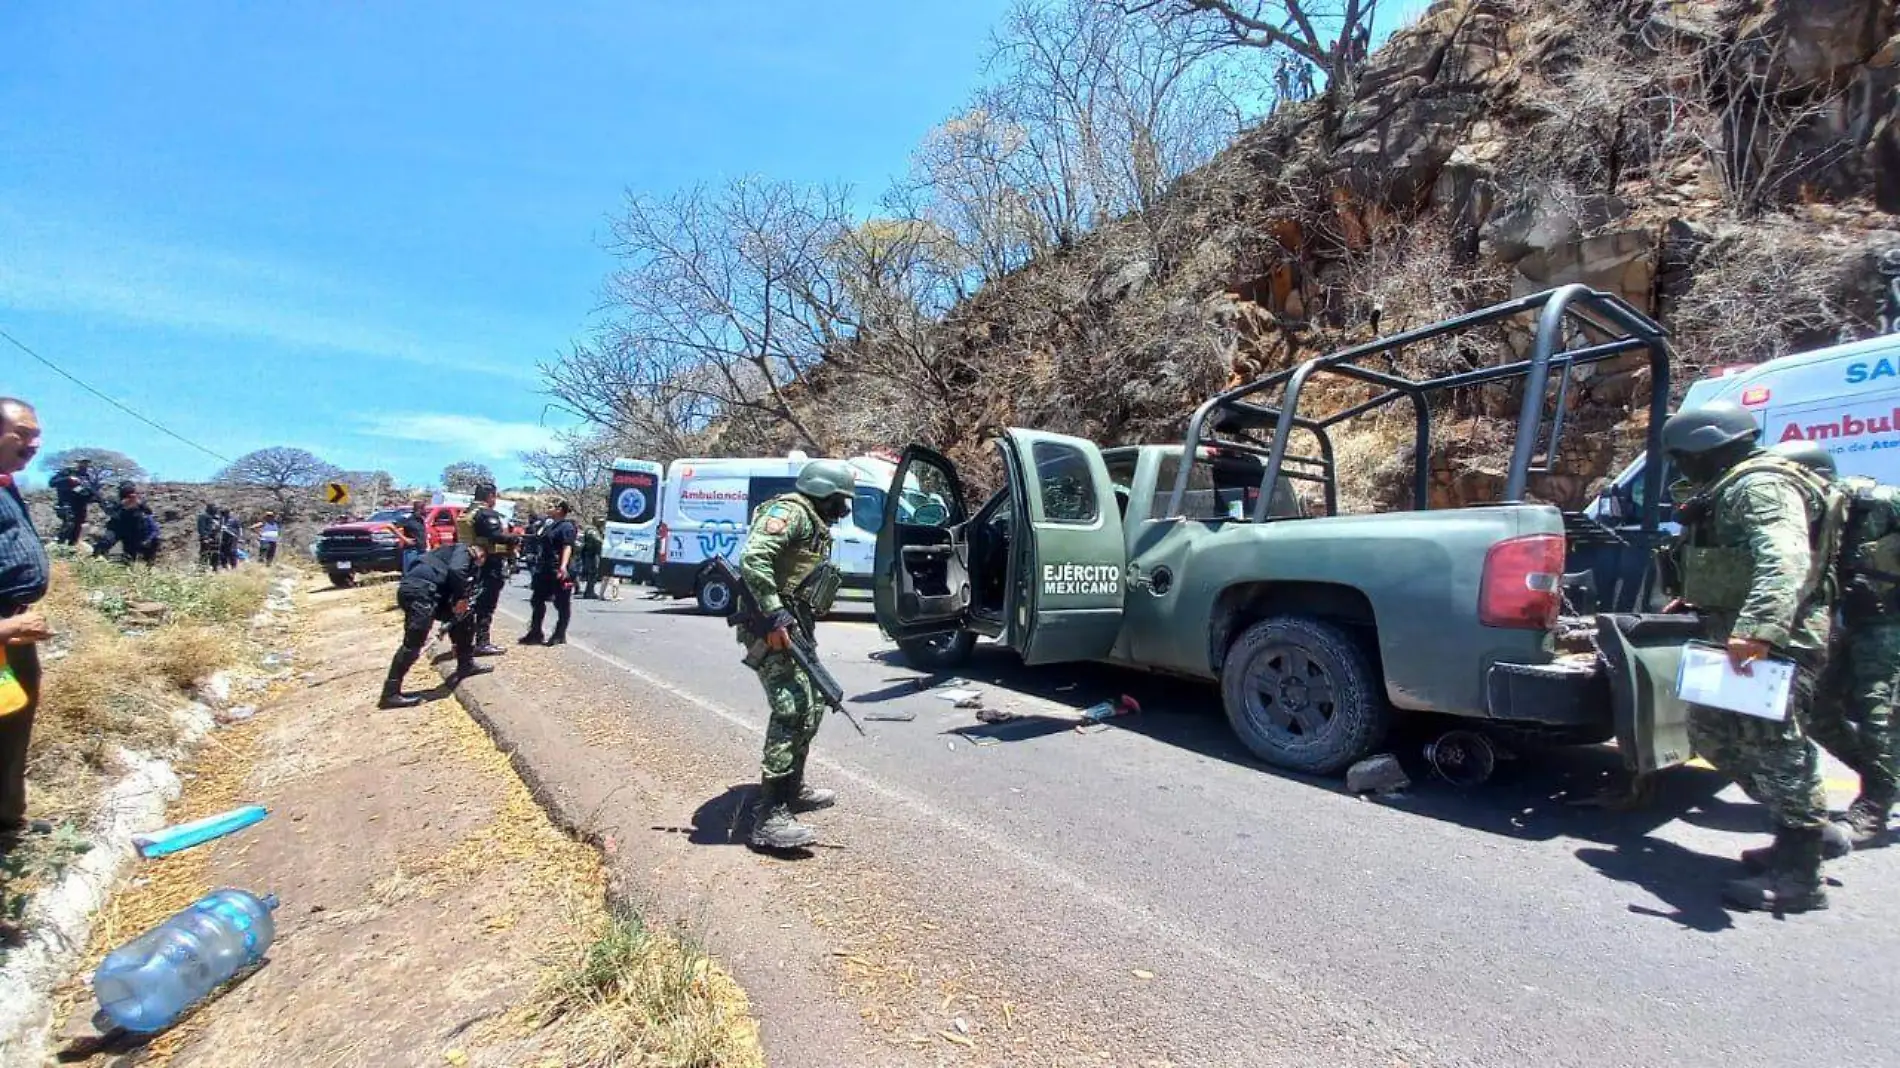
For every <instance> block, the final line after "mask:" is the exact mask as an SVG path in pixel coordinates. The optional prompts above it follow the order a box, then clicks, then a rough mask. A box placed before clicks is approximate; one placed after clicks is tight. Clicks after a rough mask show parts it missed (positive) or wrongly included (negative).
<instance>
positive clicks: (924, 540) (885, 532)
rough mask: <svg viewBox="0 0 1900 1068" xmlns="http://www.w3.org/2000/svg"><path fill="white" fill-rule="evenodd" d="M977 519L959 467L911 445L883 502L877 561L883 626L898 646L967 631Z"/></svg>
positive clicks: (876, 593)
mask: <svg viewBox="0 0 1900 1068" xmlns="http://www.w3.org/2000/svg"><path fill="white" fill-rule="evenodd" d="M969 518H970V513H969V508H968V506H967V505H966V504H965V503H964V499H963V483H962V481H961V480H960V479H959V478H958V477H957V468H956V465H955V464H952V463H951V462H950V461H949V460H948V459H945V458H944V456H943V454H941V453H938V452H935V451H932V450H930V449H927V448H924V447H923V446H921V445H912V446H909V447H908V448H906V449H905V450H904V454H903V456H902V457H901V458H899V460H898V462H897V474H896V476H895V477H894V478H893V479H892V480H891V489H890V493H888V494H887V495H885V498H884V517H883V522H882V523H880V524H879V525H878V531H877V555H876V557H875V560H874V562H873V577H872V602H873V604H874V605H875V607H876V609H877V623H878V626H879V627H881V628H882V629H883V631H884V633H886V634H888V635H890V636H891V637H892V638H893V639H896V640H898V641H905V640H909V639H913V638H924V637H929V636H932V635H936V634H944V633H948V632H951V631H955V630H958V629H960V628H961V627H962V626H963V625H964V624H965V623H966V622H967V621H968V620H969V615H970V589H971V577H970V554H969V549H968V545H967V543H966V539H965V527H966V525H967V523H968V521H969Z"/></svg>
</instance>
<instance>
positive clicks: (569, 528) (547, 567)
mask: <svg viewBox="0 0 1900 1068" xmlns="http://www.w3.org/2000/svg"><path fill="white" fill-rule="evenodd" d="M567 515H568V508H567V502H566V501H556V502H554V511H553V512H552V513H551V514H550V515H549V516H548V518H547V519H546V520H545V521H544V522H543V523H542V524H541V536H540V537H539V538H537V539H535V540H536V542H537V545H536V550H537V551H536V552H535V556H534V575H533V578H534V587H533V590H534V592H533V594H532V595H531V597H530V600H529V605H530V614H529V616H528V633H526V634H523V635H522V636H521V644H522V645H541V644H543V642H542V639H541V621H542V620H543V619H544V618H546V617H547V612H548V602H549V601H553V602H554V633H553V634H551V635H549V636H548V638H547V641H546V644H548V645H566V644H567V617H568V614H569V613H570V612H572V611H573V609H574V575H573V573H572V570H571V568H572V565H573V562H574V543H575V542H576V541H577V540H579V532H578V531H577V530H576V529H575V527H574V521H573V520H572V519H569V518H568V517H567Z"/></svg>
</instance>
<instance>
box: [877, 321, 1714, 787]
mask: <svg viewBox="0 0 1900 1068" xmlns="http://www.w3.org/2000/svg"><path fill="white" fill-rule="evenodd" d="M1525 320H1531V322H1526V321H1525ZM1533 324H1534V325H1533ZM1510 326H1517V327H1518V328H1519V329H1518V332H1517V335H1516V336H1517V337H1518V338H1519V341H1518V346H1519V347H1518V348H1513V347H1512V346H1510V345H1507V344H1503V343H1499V344H1497V345H1495V346H1494V348H1495V350H1496V351H1499V352H1500V353H1504V354H1506V355H1505V356H1504V357H1503V358H1504V359H1505V360H1506V361H1507V362H1503V363H1501V364H1500V365H1498V366H1491V367H1479V368H1475V369H1472V370H1467V371H1461V372H1459V373H1457V374H1452V375H1447V376H1443V377H1439V378H1433V379H1424V380H1413V379H1408V378H1405V377H1402V376H1401V375H1399V374H1397V373H1396V372H1395V371H1394V370H1391V369H1389V368H1391V367H1393V366H1396V365H1395V364H1394V363H1393V362H1392V361H1389V360H1383V359H1382V358H1383V357H1384V356H1386V355H1387V354H1389V353H1394V352H1398V351H1401V350H1403V349H1405V348H1406V347H1408V346H1414V345H1425V344H1442V343H1443V342H1444V341H1445V340H1446V339H1448V338H1453V337H1455V336H1457V335H1460V334H1463V333H1467V332H1474V331H1478V330H1481V329H1483V328H1487V327H1507V328H1508V327H1510ZM1526 336H1528V337H1529V343H1528V349H1529V355H1528V356H1525V357H1521V358H1520V357H1519V356H1517V355H1516V353H1518V352H1521V351H1522V348H1523V346H1524V341H1523V339H1524V338H1525V337H1526ZM1632 353H1646V354H1647V355H1648V357H1649V365H1650V374H1651V390H1650V395H1649V398H1648V404H1649V408H1650V422H1649V438H1650V440H1649V442H1648V446H1649V449H1650V452H1651V454H1652V455H1655V454H1658V453H1659V452H1660V441H1659V440H1658V439H1659V437H1660V433H1661V427H1662V424H1663V420H1664V418H1665V415H1666V406H1667V403H1668V391H1669V350H1668V345H1667V342H1666V339H1665V336H1664V334H1663V331H1662V329H1661V328H1660V327H1659V326H1657V325H1656V324H1655V323H1654V322H1652V321H1651V320H1649V319H1648V318H1647V317H1645V316H1644V315H1643V314H1642V313H1641V312H1639V311H1637V310H1636V309H1634V308H1632V307H1630V306H1629V305H1628V304H1626V303H1624V302H1622V301H1621V300H1619V299H1617V298H1616V297H1614V296H1611V295H1609V294H1605V293H1601V292H1597V291H1595V290H1591V289H1589V288H1587V287H1583V286H1567V287H1564V288H1561V289H1556V290H1551V291H1549V292H1546V293H1539V294H1535V295H1532V296H1528V297H1523V298H1519V299H1517V300H1513V301H1510V302H1508V303H1506V304H1501V305H1498V306H1496V307H1492V308H1487V309H1483V310H1481V311H1477V312H1473V313H1471V314H1469V315H1466V316H1462V317H1460V318H1458V319H1454V320H1449V321H1447V322H1444V323H1438V324H1434V325H1432V326H1429V327H1425V328H1422V329H1419V330H1414V331H1409V332H1407V333H1404V334H1399V335H1396V336H1393V337H1389V338H1385V339H1381V340H1379V341H1376V342H1372V343H1369V344H1366V345H1362V346H1358V347H1355V348H1352V349H1348V350H1346V351H1343V352H1339V353H1335V354H1333V355H1330V356H1324V357H1319V358H1316V359H1313V360H1309V361H1307V362H1305V363H1303V364H1301V365H1299V366H1297V367H1294V368H1289V369H1287V370H1284V371H1281V372H1279V373H1276V374H1274V375H1271V376H1268V377H1267V378H1263V379H1260V380H1259V381H1256V382H1252V383H1248V384H1246V385H1243V386H1239V387H1237V388H1234V389H1231V390H1229V391H1227V392H1225V393H1223V394H1221V395H1220V396H1217V397H1215V398H1213V399H1212V400H1210V401H1208V402H1207V403H1205V404H1203V405H1202V406H1201V407H1200V408H1199V409H1198V410H1196V412H1195V413H1194V415H1193V417H1192V419H1191V420H1190V422H1189V425H1188V429H1187V435H1186V440H1185V442H1183V443H1180V444H1168V445H1134V446H1123V447H1117V448H1101V447H1099V446H1097V445H1096V444H1094V443H1092V442H1089V441H1086V440H1083V439H1081V438H1075V437H1068V436H1065V435H1061V434H1051V433H1044V432H1040V431H1035V430H1027V429H1010V430H1009V431H1008V432H1007V433H1005V434H1004V435H1003V436H1002V438H1001V440H1000V441H999V442H998V448H999V451H1000V452H1001V459H1002V463H1003V468H1004V472H1005V476H1004V477H1005V484H1004V487H1003V488H1002V489H1001V490H999V491H998V492H997V493H996V494H994V495H993V496H991V497H990V498H989V500H988V501H987V502H985V503H983V504H981V505H980V506H978V507H975V508H974V509H973V510H972V508H971V507H970V503H969V502H968V501H966V498H965V495H964V491H963V486H962V482H961V480H960V479H959V477H958V474H957V471H956V469H955V467H954V466H953V465H952V464H951V463H950V462H949V461H948V460H946V459H945V458H944V457H943V456H941V455H939V454H937V453H935V452H933V451H931V450H930V449H928V448H925V447H923V446H918V445H913V446H911V447H910V448H908V449H906V450H905V452H904V454H903V457H902V461H901V463H900V466H899V470H898V474H897V481H896V484H897V485H901V486H906V487H915V488H916V489H917V490H918V491H919V493H918V494H912V495H911V496H921V498H923V499H930V500H933V501H941V502H942V505H941V506H940V507H928V508H921V509H917V510H915V511H913V512H911V513H909V514H907V515H901V516H900V515H899V514H898V512H897V509H896V508H895V507H893V506H891V505H890V504H888V503H887V506H886V510H885V515H884V521H883V524H882V526H881V528H880V532H879V536H878V543H877V558H876V564H875V587H876V588H875V593H876V607H877V618H878V623H879V626H880V627H881V629H882V630H883V631H884V632H885V633H886V634H887V635H888V636H890V637H891V638H893V639H894V640H896V642H897V643H898V645H899V647H900V649H901V650H902V651H903V653H904V655H905V656H906V658H907V659H908V660H909V661H910V662H911V663H912V664H913V665H914V666H917V667H922V668H927V669H934V670H945V669H951V668H954V667H955V666H956V665H957V664H959V663H960V662H961V661H962V660H963V659H964V658H965V657H967V656H968V655H969V653H970V651H971V648H972V646H973V645H974V643H975V641H976V640H977V638H978V637H986V638H992V639H994V640H995V641H996V642H997V643H999V644H1001V645H1003V646H1006V647H1008V648H1010V649H1012V650H1014V651H1015V652H1016V653H1018V654H1019V655H1020V656H1021V657H1022V659H1023V660H1024V662H1026V663H1028V664H1051V663H1062V662H1073V661H1091V660H1098V661H1107V662H1110V663H1114V664H1119V665H1123V666H1128V667H1136V668H1142V669H1147V670H1152V671H1158V672H1167V673H1172V674H1177V675H1181V676H1186V677H1190V678H1195V679H1201V680H1206V681H1209V682H1213V683H1217V684H1218V686H1219V692H1220V698H1221V703H1222V705H1223V707H1224V708H1225V710H1226V713H1227V717H1228V720H1229V722H1230V723H1231V724H1232V726H1233V729H1234V730H1235V732H1236V733H1237V734H1238V735H1239V737H1240V739H1241V740H1242V741H1243V742H1244V743H1245V744H1246V745H1247V747H1248V748H1249V749H1250V750H1252V751H1253V752H1254V753H1255V754H1256V755H1257V756H1259V757H1260V758H1261V759H1262V760H1264V761H1266V762H1268V763H1270V764H1273V765H1276V766H1279V767H1284V768H1288V769H1292V770H1297V771H1302V772H1309V773H1317V774H1331V773H1335V772H1338V771H1340V770H1342V769H1344V768H1346V767H1347V766H1348V765H1350V764H1352V763H1353V762H1354V761H1356V760H1359V759H1361V758H1363V757H1365V756H1367V755H1369V754H1371V753H1373V752H1375V751H1376V750H1377V749H1378V747H1379V745H1380V743H1381V741H1382V740H1383V738H1384V736H1385V734H1386V732H1387V730H1388V728H1389V727H1390V726H1391V724H1392V722H1393V719H1394V717H1395V716H1398V715H1401V714H1404V713H1408V712H1432V713H1439V714H1445V715H1451V716H1458V717H1466V718H1469V719H1472V720H1481V721H1487V722H1488V723H1489V724H1491V725H1493V726H1494V727H1496V728H1498V729H1508V730H1510V731H1514V732H1519V733H1531V734H1536V735H1538V736H1540V737H1543V738H1546V739H1549V740H1552V741H1561V742H1573V743H1578V744H1595V743H1601V742H1606V741H1610V740H1612V739H1614V740H1615V741H1616V742H1617V743H1618V745H1619V747H1620V749H1621V750H1622V753H1623V756H1624V759H1625V762H1626V763H1627V764H1628V765H1629V766H1630V768H1631V769H1632V770H1634V771H1643V772H1646V771H1653V770H1656V769H1659V768H1662V767H1666V766H1669V765H1672V764H1676V763H1680V762H1682V761H1684V760H1687V759H1688V758H1689V757H1690V755H1691V753H1690V749H1689V745H1688V741H1687V735H1686V730H1685V720H1686V715H1685V711H1686V710H1685V709H1684V708H1683V706H1682V705H1681V704H1680V702H1678V701H1677V700H1676V699H1675V696H1674V673H1675V665H1676V661H1677V659H1678V658H1679V655H1680V649H1681V646H1682V643H1683V642H1684V641H1686V640H1687V639H1689V638H1690V637H1692V636H1693V635H1694V628H1695V620H1694V619H1693V618H1692V617H1684V616H1670V615H1661V614H1643V613H1640V612H1618V611H1606V610H1603V608H1604V606H1605V605H1606V604H1607V605H1609V606H1611V607H1622V606H1629V605H1637V604H1640V603H1642V602H1643V601H1644V600H1646V597H1645V596H1644V595H1641V594H1639V593H1632V592H1629V591H1623V590H1620V589H1619V590H1617V591H1613V593H1612V594H1610V595H1609V596H1601V597H1600V595H1599V593H1598V591H1597V590H1596V588H1595V583H1594V581H1593V577H1594V574H1595V573H1597V572H1601V573H1602V574H1605V575H1617V574H1625V573H1627V572H1628V571H1629V568H1628V567H1627V561H1626V560H1620V559H1618V554H1619V553H1620V554H1625V555H1626V554H1629V553H1641V554H1645V555H1646V554H1648V552H1649V550H1650V544H1651V543H1652V542H1653V541H1654V539H1655V538H1656V536H1657V533H1656V531H1657V523H1656V516H1655V515H1653V514H1651V515H1649V516H1646V517H1643V519H1642V522H1641V523H1639V524H1638V525H1637V526H1636V527H1635V528H1634V530H1635V534H1636V538H1635V540H1631V539H1630V538H1629V537H1628V532H1626V533H1625V534H1623V535H1619V534H1617V533H1615V532H1611V531H1608V530H1607V529H1605V528H1604V527H1602V526H1601V525H1600V524H1596V523H1594V522H1593V521H1591V520H1588V519H1585V518H1584V517H1583V516H1581V515H1577V514H1566V513H1562V512H1560V511H1559V510H1558V509H1557V508H1555V507H1553V506H1551V505H1549V504H1543V503H1536V502H1533V501H1530V500H1527V499H1526V498H1525V488H1526V485H1527V482H1528V480H1529V478H1530V476H1531V475H1533V474H1536V473H1541V472H1545V471H1547V470H1548V467H1549V462H1550V461H1549V458H1550V457H1554V456H1556V455H1558V450H1557V444H1558V441H1559V440H1560V437H1561V434H1562V424H1563V418H1562V413H1563V412H1564V411H1565V410H1566V404H1565V400H1566V396H1567V394H1568V389H1569V383H1570V382H1571V381H1572V379H1573V377H1574V376H1576V375H1578V374H1580V373H1588V372H1587V371H1585V370H1584V369H1585V368H1588V367H1589V366H1590V365H1591V364H1595V363H1600V362H1602V361H1605V360H1611V359H1615V358H1617V357H1621V356H1626V355H1629V354H1632ZM1318 375H1331V376H1338V377H1344V378H1346V379H1351V380H1353V381H1355V382H1357V383H1361V384H1363V385H1364V386H1365V387H1368V388H1363V389H1361V390H1360V391H1359V395H1366V396H1368V399H1366V400H1364V401H1363V402H1360V403H1356V404H1352V405H1351V406H1349V407H1346V408H1344V409H1343V410H1340V411H1335V412H1330V413H1327V414H1324V415H1311V414H1308V413H1307V412H1305V411H1304V410H1303V409H1302V408H1301V407H1300V397H1301V393H1302V392H1303V391H1304V390H1305V389H1306V387H1307V384H1308V382H1309V381H1310V380H1312V379H1313V378H1314V377H1315V376H1318ZM1514 380H1516V381H1514ZM1494 385H1502V386H1504V387H1505V388H1518V387H1521V394H1522V403H1521V408H1520V411H1519V420H1518V438H1517V441H1516V444H1515V450H1514V455H1513V457H1512V463H1511V467H1510V471H1509V475H1508V478H1507V483H1506V486H1505V488H1504V493H1503V497H1504V500H1503V501H1501V502H1500V503H1496V504H1488V505H1479V506H1472V507H1462V508H1449V509H1432V508H1430V507H1429V506H1428V496H1427V486H1428V479H1429V473H1430V472H1429V450H1428V449H1426V448H1423V447H1422V446H1423V444H1424V443H1426V442H1429V441H1430V440H1431V426H1430V424H1431V415H1432V413H1433V410H1434V408H1435V407H1440V406H1441V405H1440V403H1439V402H1441V401H1443V400H1445V399H1446V398H1447V396H1448V394H1449V391H1454V390H1473V389H1481V388H1484V387H1486V386H1494ZM1276 397H1277V398H1278V399H1279V400H1280V403H1279V404H1278V406H1272V405H1271V403H1270V402H1271V400H1272V399H1274V398H1276ZM1399 401H1408V402H1410V403H1409V407H1410V408H1411V410H1412V412H1413V414H1414V416H1415V421H1416V425H1417V436H1416V439H1415V440H1416V442H1417V443H1419V445H1420V446H1421V447H1419V448H1417V449H1415V455H1414V457H1413V459H1414V461H1415V462H1414V472H1413V475H1414V479H1413V481H1414V487H1413V489H1414V493H1413V501H1412V508H1411V509H1410V510H1407V511H1395V512H1386V513H1380V514H1371V515H1340V514H1337V487H1336V482H1335V475H1334V462H1333V448H1332V444H1331V437H1330V434H1329V431H1330V430H1331V428H1333V427H1335V426H1336V425H1338V424H1339V423H1341V422H1343V421H1345V420H1348V419H1354V418H1363V417H1366V416H1368V415H1370V414H1371V413H1373V412H1375V411H1376V410H1378V409H1380V408H1382V407H1383V406H1385V405H1387V404H1391V403H1395V402H1399ZM1295 430H1298V431H1300V432H1301V433H1302V435H1303V436H1304V437H1305V438H1306V439H1307V440H1308V441H1310V442H1312V444H1313V447H1312V449H1311V451H1310V452H1309V453H1306V454H1298V453H1295V452H1293V451H1292V445H1293V432H1294V431H1295ZM1189 457H1191V460H1190V461H1188V462H1185V463H1184V462H1183V460H1184V458H1189ZM1654 477H1659V476H1652V480H1653V478H1654ZM1300 482H1304V483H1307V484H1309V485H1312V486H1315V487H1316V489H1315V491H1314V492H1311V493H1309V494H1308V495H1307V497H1308V499H1310V500H1313V502H1314V503H1313V504H1312V505H1311V506H1310V507H1309V506H1308V505H1306V504H1303V502H1302V497H1301V495H1300V494H1299V493H1297V492H1295V484H1296V483H1300ZM1658 489H1659V487H1655V486H1651V487H1649V492H1648V493H1647V494H1646V495H1645V497H1644V499H1645V500H1651V501H1653V500H1657V499H1659V498H1660V496H1661V494H1660V493H1659V492H1657V490H1658ZM891 499H892V501H895V500H896V499H897V495H892V498H891ZM1309 511H1310V512H1311V513H1312V514H1309ZM1637 570H1639V571H1640V570H1641V569H1640V568H1639V569H1637Z"/></svg>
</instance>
